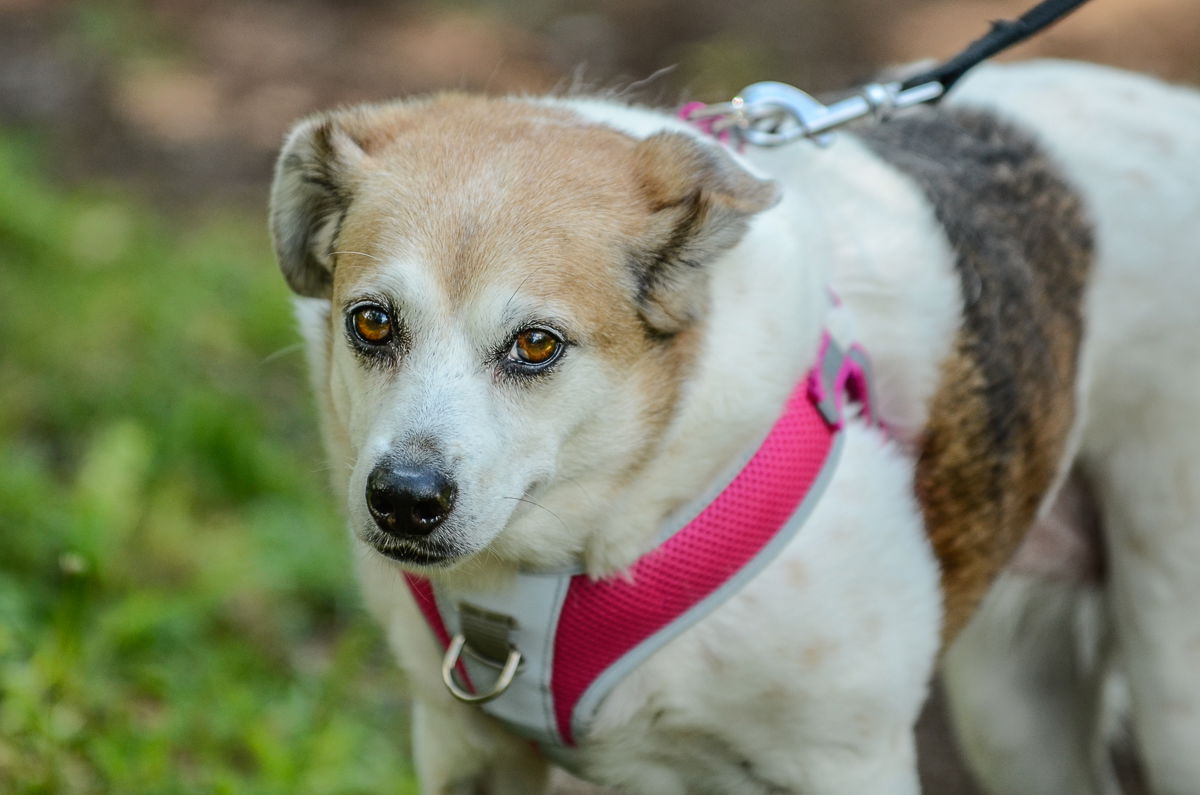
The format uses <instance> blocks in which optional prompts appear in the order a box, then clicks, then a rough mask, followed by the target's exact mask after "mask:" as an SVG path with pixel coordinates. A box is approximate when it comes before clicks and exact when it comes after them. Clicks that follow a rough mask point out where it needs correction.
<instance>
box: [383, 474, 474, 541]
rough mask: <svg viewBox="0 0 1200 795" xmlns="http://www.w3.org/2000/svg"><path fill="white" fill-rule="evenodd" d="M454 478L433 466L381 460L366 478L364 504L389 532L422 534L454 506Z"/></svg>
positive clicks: (425, 533)
mask: <svg viewBox="0 0 1200 795" xmlns="http://www.w3.org/2000/svg"><path fill="white" fill-rule="evenodd" d="M457 492H458V489H457V488H455V486H454V481H452V480H450V479H449V478H448V477H446V476H445V475H443V474H442V473H441V472H438V471H437V470H435V469H429V468H426V467H403V466H394V465H389V464H380V465H379V466H377V467H375V469H374V470H373V471H372V472H371V475H370V476H369V477H368V478H367V507H368V508H369V509H370V511H371V516H372V517H373V518H374V519H375V524H377V525H379V529H380V530H382V531H383V532H385V533H387V534H388V535H390V536H395V537H396V538H403V537H406V536H409V537H411V536H425V535H429V534H430V533H432V532H433V530H434V528H435V527H437V526H438V525H440V524H441V523H442V522H443V521H445V519H446V517H447V516H449V514H450V511H451V510H453V509H454V495H455V494H456V493H457Z"/></svg>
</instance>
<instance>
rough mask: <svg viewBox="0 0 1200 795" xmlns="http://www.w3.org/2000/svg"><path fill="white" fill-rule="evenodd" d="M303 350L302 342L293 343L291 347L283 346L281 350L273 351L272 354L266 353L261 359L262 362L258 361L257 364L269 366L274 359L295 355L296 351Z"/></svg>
mask: <svg viewBox="0 0 1200 795" xmlns="http://www.w3.org/2000/svg"><path fill="white" fill-rule="evenodd" d="M303 348H304V343H303V342H294V343H292V344H291V345H284V346H283V347H282V348H280V349H279V350H277V351H275V352H274V353H268V354H267V355H266V356H264V357H263V358H262V360H261V361H259V364H270V363H271V362H273V361H275V360H276V359H278V358H280V357H282V356H287V355H288V354H289V353H295V352H296V351H298V350H302V349H303Z"/></svg>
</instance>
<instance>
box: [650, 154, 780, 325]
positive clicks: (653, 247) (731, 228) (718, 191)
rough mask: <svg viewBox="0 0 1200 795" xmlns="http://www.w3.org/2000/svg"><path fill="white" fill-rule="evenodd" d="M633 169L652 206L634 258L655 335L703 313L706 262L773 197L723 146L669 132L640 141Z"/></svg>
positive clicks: (772, 189)
mask: <svg viewBox="0 0 1200 795" xmlns="http://www.w3.org/2000/svg"><path fill="white" fill-rule="evenodd" d="M634 158H635V159H634V168H635V169H636V170H637V176H638V179H639V181H640V183H641V189H642V192H643V194H644V197H645V199H646V201H647V204H648V205H649V208H650V212H651V215H650V220H649V223H648V226H647V234H646V235H645V236H644V238H643V239H642V240H641V241H639V243H638V249H637V250H636V251H635V253H634V256H633V268H634V273H635V276H636V278H637V285H638V296H637V298H638V305H639V309H640V311H641V315H642V319H643V320H644V321H645V322H646V323H647V325H649V326H650V327H651V328H652V329H654V330H655V331H657V332H658V333H660V334H666V335H670V334H675V333H678V332H680V331H682V330H683V329H685V328H687V327H688V326H689V325H690V324H691V323H692V322H693V321H694V320H695V319H696V317H697V316H699V314H700V313H701V312H702V311H703V309H704V304H705V296H706V292H705V287H706V285H707V281H708V279H707V274H706V272H705V269H704V264H705V263H706V262H708V261H709V260H711V259H712V258H713V257H714V256H716V255H717V254H719V253H720V252H722V251H725V250H727V249H730V248H732V247H733V246H734V245H736V244H737V242H738V241H739V240H741V238H742V235H743V234H744V233H745V231H746V222H747V220H748V219H749V218H750V216H752V215H754V214H755V213H759V212H761V211H763V210H765V209H767V208H768V207H771V206H773V205H774V204H775V203H776V202H777V201H778V200H779V190H778V186H777V185H776V183H774V182H772V181H769V180H761V179H758V178H757V177H754V176H753V175H751V174H750V173H748V172H747V171H746V170H745V169H743V168H742V167H741V166H739V165H738V164H737V163H735V162H734V161H733V158H731V157H730V156H729V155H728V153H726V152H725V151H724V150H723V149H721V148H719V147H716V146H713V145H710V144H706V143H704V142H701V141H697V140H695V139H694V138H692V137H690V136H687V135H684V134H682V133H675V132H662V133H658V134H657V135H653V136H651V137H649V138H646V139H645V140H643V141H640V142H639V143H638V145H637V148H636V149H635V150H634Z"/></svg>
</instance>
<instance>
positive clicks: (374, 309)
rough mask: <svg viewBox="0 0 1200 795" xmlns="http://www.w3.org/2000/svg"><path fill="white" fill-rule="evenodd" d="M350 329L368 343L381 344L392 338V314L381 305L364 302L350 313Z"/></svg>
mask: <svg viewBox="0 0 1200 795" xmlns="http://www.w3.org/2000/svg"><path fill="white" fill-rule="evenodd" d="M350 330H351V331H352V332H354V336H355V337H358V339H360V340H362V341H363V342H365V343H367V344H368V345H383V344H384V343H385V342H387V341H388V340H390V339H391V338H392V316H391V315H390V314H388V312H387V310H386V309H384V308H383V307H381V306H375V305H374V304H366V305H363V306H360V307H358V308H357V309H355V310H354V311H353V312H351V313H350Z"/></svg>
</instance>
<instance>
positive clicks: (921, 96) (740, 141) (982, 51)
mask: <svg viewBox="0 0 1200 795" xmlns="http://www.w3.org/2000/svg"><path fill="white" fill-rule="evenodd" d="M1086 2H1087V0H1044V2H1042V3H1039V4H1038V5H1036V6H1034V7H1033V8H1031V9H1030V10H1029V11H1026V12H1025V13H1024V14H1023V15H1022V16H1021V17H1020V18H1019V19H1016V20H999V21H996V22H993V23H992V29H991V31H990V32H989V33H988V34H987V35H985V36H983V37H981V38H979V39H976V40H975V41H974V42H972V43H971V44H970V45H969V46H968V47H967V48H966V49H965V50H963V51H962V52H961V53H959V54H958V55H956V56H954V57H953V58H951V59H950V60H949V61H946V62H945V63H943V64H942V65H940V66H938V67H935V68H934V69H930V70H928V71H925V72H922V73H921V74H918V75H915V76H913V77H910V78H909V79H907V80H905V81H904V82H903V83H869V84H867V85H865V86H861V87H859V88H858V89H857V90H856V91H855V93H854V94H852V95H851V96H849V97H847V98H845V99H842V100H840V101H838V102H835V103H833V104H831V105H825V104H824V103H822V102H821V101H819V100H818V99H816V98H815V97H812V96H810V95H809V94H806V93H805V92H803V91H801V90H800V89H798V88H796V87H795V86H790V85H788V84H786V83H777V82H773V81H767V82H762V83H754V84H753V85H749V86H746V88H744V89H742V92H741V93H740V94H739V95H738V96H736V97H734V98H733V99H732V100H730V101H729V102H721V103H717V104H714V105H705V104H704V103H701V102H692V103H689V104H688V105H685V106H684V107H683V108H682V109H681V110H680V112H679V115H680V117H681V118H682V119H683V120H684V121H687V122H690V123H691V124H693V125H695V126H696V127H698V128H699V129H700V130H702V131H703V132H705V133H707V134H709V135H711V136H713V137H715V138H716V139H717V140H719V141H721V143H724V144H733V145H735V148H737V149H739V150H740V149H741V148H742V147H743V146H744V145H745V144H750V145H751V146H783V145H784V144H789V143H791V142H792V141H796V140H799V139H800V138H807V139H809V140H810V141H813V142H814V143H816V144H818V145H820V146H827V145H828V144H829V143H830V142H831V141H832V136H831V135H830V132H831V131H833V130H835V129H837V128H839V127H842V126H844V125H846V124H849V123H851V122H853V121H857V120H858V119H862V118H864V117H868V116H871V117H874V118H875V120H877V121H885V120H887V119H888V117H890V116H891V115H892V114H893V113H895V112H896V111H899V110H903V109H905V108H910V107H913V106H916V105H922V104H926V103H933V102H937V101H938V100H940V99H941V98H942V97H943V96H945V94H946V92H947V91H949V90H950V88H951V87H952V86H953V85H954V84H955V83H956V82H958V80H959V78H961V77H962V76H963V75H964V74H966V72H967V71H968V70H970V69H971V68H972V67H974V66H976V65H978V64H979V63H980V62H982V61H984V60H986V59H988V58H990V57H992V56H993V55H995V54H996V53H998V52H1001V51H1003V50H1005V49H1007V48H1009V47H1011V46H1013V45H1014V44H1017V43H1018V42H1021V41H1024V40H1025V39H1027V38H1029V37H1030V36H1032V35H1034V34H1035V33H1038V32H1039V31H1042V30H1045V29H1046V28H1048V27H1049V26H1050V25H1052V24H1054V23H1055V22H1057V21H1058V20H1059V19H1061V18H1062V17H1064V16H1066V15H1067V14H1069V13H1070V12H1071V11H1074V10H1075V9H1076V8H1078V7H1079V6H1081V5H1083V4H1084V3H1086Z"/></svg>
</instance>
